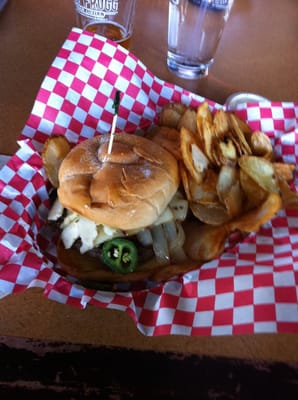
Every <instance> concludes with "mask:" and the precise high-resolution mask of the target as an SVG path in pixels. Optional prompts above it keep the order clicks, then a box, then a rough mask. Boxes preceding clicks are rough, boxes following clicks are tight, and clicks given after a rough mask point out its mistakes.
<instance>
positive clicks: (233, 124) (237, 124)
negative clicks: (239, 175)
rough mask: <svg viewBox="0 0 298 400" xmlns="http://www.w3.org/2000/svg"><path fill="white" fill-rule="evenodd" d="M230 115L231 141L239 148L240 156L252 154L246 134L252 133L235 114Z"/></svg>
mask: <svg viewBox="0 0 298 400" xmlns="http://www.w3.org/2000/svg"><path fill="white" fill-rule="evenodd" d="M228 115H229V121H230V130H231V139H232V140H233V142H234V144H235V146H236V147H237V150H238V154H239V156H241V155H242V154H248V155H249V154H251V153H252V152H251V148H250V147H249V144H248V142H247V140H246V137H245V133H246V134H248V133H250V130H247V131H246V130H245V129H246V124H245V123H244V122H243V121H242V120H240V119H239V118H238V117H237V116H236V115H234V114H233V113H229V114H228Z"/></svg>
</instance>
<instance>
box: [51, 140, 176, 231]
mask: <svg viewBox="0 0 298 400" xmlns="http://www.w3.org/2000/svg"><path fill="white" fill-rule="evenodd" d="M109 138H110V136H109V135H100V136H96V137H94V138H91V139H87V140H85V141H84V142H82V143H80V144H78V145H76V146H75V147H74V148H73V149H72V150H71V151H70V152H69V153H68V154H67V156H66V157H65V159H64V160H63V161H62V163H61V166H60V169H59V176H58V178H59V187H58V198H59V200H60V202H61V204H62V205H63V206H64V207H65V208H67V209H70V210H72V211H74V212H76V213H78V214H80V215H82V216H84V217H86V218H89V219H91V220H92V221H94V222H96V223H99V224H104V225H109V226H111V227H113V228H118V229H122V230H134V229H141V228H143V227H146V226H149V225H151V224H152V223H153V222H154V221H156V219H157V218H158V217H159V216H160V215H161V214H162V212H163V211H164V210H165V208H166V207H167V205H168V203H169V202H170V200H171V198H172V197H173V196H174V194H175V193H176V191H177V189H178V186H179V170H178V164H177V160H176V159H175V158H174V157H173V156H172V155H171V154H170V153H169V152H168V151H167V150H165V149H164V148H162V147H161V146H159V145H158V144H157V143H155V142H153V141H151V140H149V139H146V138H144V137H140V136H136V135H131V134H127V133H119V134H116V135H115V137H114V141H113V148H112V152H111V154H108V143H109Z"/></svg>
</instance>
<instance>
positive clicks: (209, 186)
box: [188, 169, 219, 203]
mask: <svg viewBox="0 0 298 400" xmlns="http://www.w3.org/2000/svg"><path fill="white" fill-rule="evenodd" d="M217 179H218V176H217V174H216V172H215V171H213V170H212V169H207V170H206V173H205V175H204V179H203V181H202V182H201V183H200V184H198V183H197V182H196V181H195V180H194V179H193V178H192V176H190V174H189V175H188V186H189V191H190V199H191V201H194V202H199V203H218V200H219V199H218V195H217V190H216V185H217Z"/></svg>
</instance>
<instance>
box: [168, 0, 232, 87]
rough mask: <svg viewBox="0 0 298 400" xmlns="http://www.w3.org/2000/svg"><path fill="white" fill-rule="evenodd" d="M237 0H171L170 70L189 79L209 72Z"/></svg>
mask: <svg viewBox="0 0 298 400" xmlns="http://www.w3.org/2000/svg"><path fill="white" fill-rule="evenodd" d="M233 1H234V0H169V20H168V55H167V64H168V68H169V69H170V71H172V72H174V73H175V74H176V75H178V76H180V77H182V78H186V79H197V78H201V77H204V76H207V75H208V69H209V67H210V66H211V65H212V63H213V61H214V55H215V52H216V49H217V46H218V44H219V41H220V38H221V36H222V32H223V30H224V27H225V25H226V23H227V20H228V17H229V15H230V11H231V8H232V5H233Z"/></svg>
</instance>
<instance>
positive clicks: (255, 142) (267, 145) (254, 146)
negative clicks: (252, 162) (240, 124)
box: [250, 131, 273, 160]
mask: <svg viewBox="0 0 298 400" xmlns="http://www.w3.org/2000/svg"><path fill="white" fill-rule="evenodd" d="M250 147H251V150H252V154H254V155H256V156H259V157H264V158H266V159H267V160H271V159H272V155H273V148H272V144H271V141H270V139H269V137H268V136H267V135H265V133H263V132H260V131H255V132H253V133H252V134H251V136H250Z"/></svg>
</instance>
